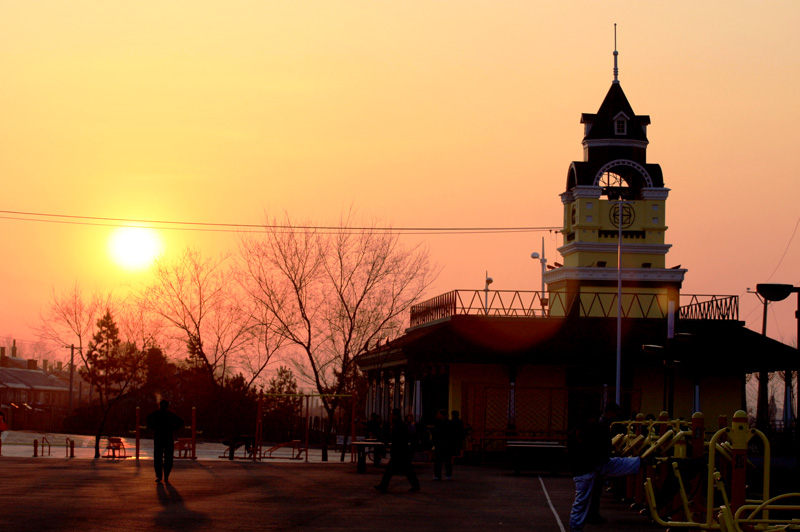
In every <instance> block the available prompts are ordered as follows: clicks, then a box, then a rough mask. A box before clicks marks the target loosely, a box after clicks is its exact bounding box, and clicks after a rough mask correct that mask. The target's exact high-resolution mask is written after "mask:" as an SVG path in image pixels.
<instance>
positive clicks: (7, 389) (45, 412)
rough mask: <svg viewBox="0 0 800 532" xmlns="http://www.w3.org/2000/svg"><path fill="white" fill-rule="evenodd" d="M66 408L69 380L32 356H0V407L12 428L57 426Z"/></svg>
mask: <svg viewBox="0 0 800 532" xmlns="http://www.w3.org/2000/svg"><path fill="white" fill-rule="evenodd" d="M68 408H69V380H68V375H62V372H46V371H44V370H42V369H39V368H38V365H37V363H36V361H35V360H24V359H21V358H17V357H6V356H2V357H0V409H1V410H2V412H3V414H4V416H5V419H6V423H8V426H9V428H10V429H13V430H41V431H56V430H59V429H60V428H61V427H62V425H63V421H64V418H65V417H66V416H67V410H68Z"/></svg>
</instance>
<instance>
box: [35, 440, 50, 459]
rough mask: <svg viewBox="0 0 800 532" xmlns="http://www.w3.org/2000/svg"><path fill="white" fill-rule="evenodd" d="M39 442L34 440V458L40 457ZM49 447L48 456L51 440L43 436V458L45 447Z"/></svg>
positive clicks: (48, 449) (48, 454)
mask: <svg viewBox="0 0 800 532" xmlns="http://www.w3.org/2000/svg"><path fill="white" fill-rule="evenodd" d="M39 445H40V444H39V441H38V440H33V456H34V458H35V457H37V456H39ZM45 445H47V456H50V451H51V449H50V440H48V439H47V436H42V443H41V447H42V456H44V446H45Z"/></svg>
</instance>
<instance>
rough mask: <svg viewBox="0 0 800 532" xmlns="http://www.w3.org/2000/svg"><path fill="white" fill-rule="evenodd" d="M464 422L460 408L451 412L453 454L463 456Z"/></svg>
mask: <svg viewBox="0 0 800 532" xmlns="http://www.w3.org/2000/svg"><path fill="white" fill-rule="evenodd" d="M464 436H465V434H464V422H463V421H461V415H460V414H459V413H458V410H453V411H452V412H451V414H450V439H451V442H452V445H453V456H461V451H462V450H463V449H464Z"/></svg>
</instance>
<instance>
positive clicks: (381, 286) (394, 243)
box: [241, 214, 435, 459]
mask: <svg viewBox="0 0 800 532" xmlns="http://www.w3.org/2000/svg"><path fill="white" fill-rule="evenodd" d="M352 219H353V216H352V214H349V215H347V216H345V217H343V218H342V221H341V222H340V226H339V227H338V228H337V229H336V230H335V231H329V232H322V231H318V230H314V229H305V228H302V227H298V226H295V225H294V224H293V223H292V221H291V219H289V217H288V216H286V218H285V220H283V221H282V222H281V223H278V222H277V221H275V220H273V221H272V222H271V223H268V224H267V225H266V226H265V235H264V236H263V237H254V236H249V237H248V236H245V237H243V238H242V241H241V255H242V259H243V261H242V262H243V270H244V271H245V272H246V278H247V283H246V286H247V289H248V292H249V294H250V296H251V297H252V298H253V301H255V302H256V304H257V305H258V306H259V307H260V308H262V309H263V310H264V311H265V314H266V315H269V316H270V317H271V318H272V321H271V322H270V323H265V324H264V325H265V327H267V328H269V329H270V330H271V331H272V332H273V334H276V335H279V336H281V337H283V338H284V339H285V340H286V341H287V343H288V344H290V345H294V346H295V347H296V348H298V349H300V350H301V351H302V352H303V354H304V355H305V356H304V358H305V361H304V364H303V365H302V366H300V367H298V372H299V373H300V375H301V377H304V378H305V379H307V380H308V381H309V382H311V383H313V385H314V387H315V388H316V390H317V392H318V393H319V394H321V395H323V397H322V398H321V400H322V404H323V406H324V408H325V410H326V412H327V414H328V423H329V426H328V428H330V423H332V422H333V418H334V415H335V411H336V409H337V407H338V406H339V404H340V397H339V396H341V395H342V394H346V393H349V392H351V391H352V390H353V380H354V378H355V376H356V374H357V371H356V367H355V364H354V360H355V357H357V356H358V355H359V354H361V353H362V352H364V351H366V349H367V346H368V345H369V344H370V343H374V342H375V341H376V340H378V339H381V338H385V337H387V336H388V335H390V334H397V333H398V332H399V331H400V330H401V328H402V326H403V325H404V323H405V320H406V319H407V311H408V310H409V308H410V307H411V305H412V304H413V303H414V302H415V301H417V300H418V299H419V298H420V297H421V296H422V294H423V293H424V292H425V290H426V289H427V288H428V286H429V285H430V283H431V282H432V281H433V278H434V277H435V273H434V272H433V271H432V268H431V266H430V262H429V259H428V254H427V251H426V250H424V249H423V248H421V247H419V246H417V247H412V248H410V249H406V248H404V247H403V246H401V245H400V241H399V236H398V235H397V234H396V233H392V232H391V231H387V230H385V229H381V228H378V227H376V226H375V224H374V223H373V224H371V225H369V226H368V227H366V228H365V227H361V228H354V227H353V224H352ZM310 225H311V224H305V226H310ZM329 432H330V430H326V431H325V440H324V445H323V459H327V452H326V451H327V445H326V444H327V437H328V435H329Z"/></svg>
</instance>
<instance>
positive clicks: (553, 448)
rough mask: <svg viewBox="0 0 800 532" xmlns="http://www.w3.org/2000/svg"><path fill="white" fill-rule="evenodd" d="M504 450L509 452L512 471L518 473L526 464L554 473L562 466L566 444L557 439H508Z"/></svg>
mask: <svg viewBox="0 0 800 532" xmlns="http://www.w3.org/2000/svg"><path fill="white" fill-rule="evenodd" d="M506 451H507V452H508V453H509V455H510V458H511V463H512V464H513V466H514V473H515V474H517V475H519V474H520V473H521V472H522V468H523V467H524V466H526V465H528V466H531V467H533V468H539V467H541V466H543V465H546V467H544V469H547V470H549V471H550V473H551V474H555V473H556V472H557V471H558V470H559V468H560V467H561V466H563V461H564V455H565V454H566V452H567V446H566V445H564V444H562V443H561V442H559V441H547V440H508V441H506Z"/></svg>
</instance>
